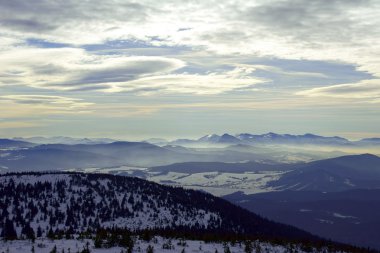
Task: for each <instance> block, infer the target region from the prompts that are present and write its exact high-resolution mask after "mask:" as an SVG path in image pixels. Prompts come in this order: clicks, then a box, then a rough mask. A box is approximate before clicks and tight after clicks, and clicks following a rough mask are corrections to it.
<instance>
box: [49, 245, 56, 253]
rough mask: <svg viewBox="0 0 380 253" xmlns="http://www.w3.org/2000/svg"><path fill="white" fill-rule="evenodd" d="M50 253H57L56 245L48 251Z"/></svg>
mask: <svg viewBox="0 0 380 253" xmlns="http://www.w3.org/2000/svg"><path fill="white" fill-rule="evenodd" d="M50 253H57V245H54V247H53V249H52V250H51V251H50Z"/></svg>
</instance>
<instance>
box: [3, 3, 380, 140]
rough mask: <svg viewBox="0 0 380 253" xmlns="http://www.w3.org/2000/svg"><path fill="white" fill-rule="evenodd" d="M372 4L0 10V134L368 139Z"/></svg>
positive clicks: (374, 56)
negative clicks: (270, 134) (243, 134)
mask: <svg viewBox="0 0 380 253" xmlns="http://www.w3.org/2000/svg"><path fill="white" fill-rule="evenodd" d="M379 16H380V1H377V0H373V1H370V0H329V1H326V0H313V1H309V0H278V1H272V0H255V1H245V0H244V1H238V0H235V1H227V0H226V1H224V0H219V1H216V0H204V1H191V0H189V1H183V0H182V1H176V0H163V1H153V0H152V1H149V0H148V1H145V0H142V1H128V0H109V1H104V0H103V1H100V0H85V1H75V0H66V1H60V0H56V1H53V0H36V1H25V0H0V36H1V40H0V108H1V113H0V136H2V137H15V136H25V137H27V136H37V135H38V136H56V135H65V136H73V137H113V138H121V139H144V138H148V137H164V138H169V139H171V138H176V137H198V136H201V135H204V134H208V133H219V134H220V133H224V132H229V133H240V132H251V133H264V132H269V131H272V132H278V133H293V134H302V133H308V132H311V133H316V134H321V135H340V136H344V137H348V138H351V139H358V138H363V137H369V136H371V137H372V136H380V127H379V125H380V19H379Z"/></svg>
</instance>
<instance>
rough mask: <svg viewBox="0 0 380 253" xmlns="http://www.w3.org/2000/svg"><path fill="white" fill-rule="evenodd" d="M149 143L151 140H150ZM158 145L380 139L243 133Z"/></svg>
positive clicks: (333, 142)
mask: <svg viewBox="0 0 380 253" xmlns="http://www.w3.org/2000/svg"><path fill="white" fill-rule="evenodd" d="M148 142H149V140H148ZM153 143H156V144H161V145H162V144H172V145H184V146H186V145H190V146H191V145H192V146H194V145H197V144H198V145H200V144H283V145H322V146H325V145H326V146H373V145H375V146H378V145H380V138H366V139H362V140H359V141H350V140H348V139H345V138H342V137H339V136H333V137H325V136H319V135H315V134H310V133H308V134H304V135H292V134H277V133H272V132H270V133H266V134H250V133H241V134H236V135H231V134H228V133H225V134H223V135H217V134H210V135H205V136H203V137H201V138H199V139H194V140H192V139H177V140H174V141H171V142H165V141H164V140H162V139H161V140H160V141H158V142H157V141H156V142H153Z"/></svg>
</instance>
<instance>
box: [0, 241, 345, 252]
mask: <svg viewBox="0 0 380 253" xmlns="http://www.w3.org/2000/svg"><path fill="white" fill-rule="evenodd" d="M54 247H56V249H57V252H81V251H82V250H83V249H87V248H88V249H89V251H90V252H93V253H120V252H125V253H126V252H127V249H125V248H124V247H110V248H95V247H94V244H93V241H92V240H88V239H87V240H55V241H52V240H46V239H45V240H43V239H39V240H36V241H35V242H34V243H32V242H30V241H25V240H24V241H10V242H6V243H3V244H0V252H8V253H29V252H32V248H34V250H35V252H38V253H50V252H51V250H52V249H53V248H54ZM149 247H151V249H152V250H153V252H156V253H172V252H176V253H177V252H195V253H198V252H203V253H215V252H228V250H229V252H234V253H242V252H252V253H253V252H263V253H269V252H270V253H287V252H298V253H304V252H309V251H308V250H309V249H306V248H303V247H302V246H301V245H297V244H294V245H284V246H282V245H274V244H270V243H265V242H259V241H253V242H248V243H247V242H237V243H222V242H209V243H205V242H203V241H196V240H178V239H166V238H162V237H155V238H153V239H152V240H150V241H144V240H140V239H138V238H136V239H135V241H134V247H133V251H132V252H148V251H147V249H148V248H149ZM290 250H293V251H290ZM322 250H323V249H322ZM314 252H317V250H316V249H314ZM320 252H323V251H320ZM325 252H328V248H327V247H326V248H325ZM337 252H342V253H343V252H345V251H337Z"/></svg>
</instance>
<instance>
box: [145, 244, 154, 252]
mask: <svg viewBox="0 0 380 253" xmlns="http://www.w3.org/2000/svg"><path fill="white" fill-rule="evenodd" d="M146 253H154V248H153V246H151V245H148V248H146Z"/></svg>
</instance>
